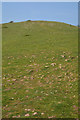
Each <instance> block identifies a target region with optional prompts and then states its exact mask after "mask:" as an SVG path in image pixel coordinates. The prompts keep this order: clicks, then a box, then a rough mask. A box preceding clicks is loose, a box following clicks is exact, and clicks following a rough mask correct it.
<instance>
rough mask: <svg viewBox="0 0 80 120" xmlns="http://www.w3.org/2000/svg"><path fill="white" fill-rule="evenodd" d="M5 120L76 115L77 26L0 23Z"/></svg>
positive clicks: (54, 23) (37, 22) (51, 23)
mask: <svg viewBox="0 0 80 120" xmlns="http://www.w3.org/2000/svg"><path fill="white" fill-rule="evenodd" d="M2 28H3V29H2V32H3V33H2V35H3V36H2V50H3V51H2V61H3V66H2V67H3V68H2V69H3V96H2V97H3V118H5V117H6V118H10V117H13V118H15V117H17V118H19V117H20V118H77V117H78V28H77V27H75V26H71V25H68V24H65V23H58V22H48V21H47V22H46V21H27V22H21V23H7V24H3V25H2Z"/></svg>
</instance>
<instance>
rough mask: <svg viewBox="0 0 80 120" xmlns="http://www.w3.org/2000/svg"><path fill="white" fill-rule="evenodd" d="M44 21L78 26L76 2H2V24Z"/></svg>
mask: <svg viewBox="0 0 80 120" xmlns="http://www.w3.org/2000/svg"><path fill="white" fill-rule="evenodd" d="M27 20H45V21H57V22H64V23H68V24H72V25H78V3H77V2H3V3H2V23H8V22H10V21H14V22H21V21H27Z"/></svg>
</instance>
